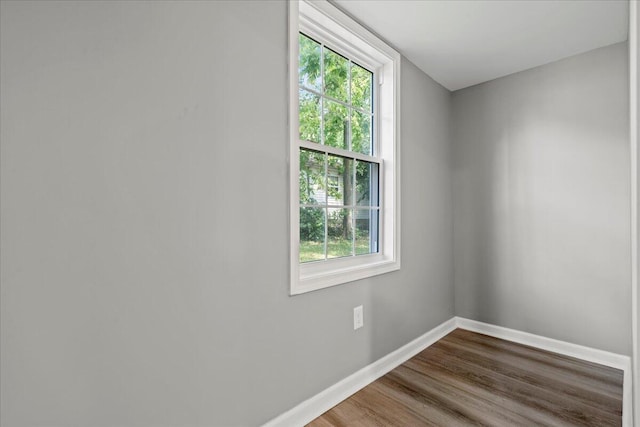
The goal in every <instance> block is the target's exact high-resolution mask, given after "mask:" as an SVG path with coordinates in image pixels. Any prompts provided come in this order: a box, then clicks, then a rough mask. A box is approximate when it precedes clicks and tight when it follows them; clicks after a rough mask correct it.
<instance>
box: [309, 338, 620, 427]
mask: <svg viewBox="0 0 640 427" xmlns="http://www.w3.org/2000/svg"><path fill="white" fill-rule="evenodd" d="M463 425H489V426H537V425H545V426H571V425H579V426H585V425H586V426H620V425H622V371H620V370H618V369H613V368H609V367H606V366H602V365H597V364H595V363H590V362H585V361H582V360H578V359H574V358H571V357H566V356H562V355H559V354H555V353H550V352H547V351H543V350H538V349H535V348H532V347H528V346H524V345H520V344H515V343H512V342H509V341H504V340H500V339H497V338H492V337H489V336H486V335H481V334H477V333H474V332H469V331H465V330H462V329H456V330H455V331H453V332H452V333H450V334H449V335H447V336H446V337H444V338H442V339H441V340H440V341H438V342H437V343H435V344H434V345H432V346H431V347H429V348H427V349H426V350H424V351H423V352H421V353H420V354H418V355H417V356H415V357H414V358H412V359H410V360H408V361H407V362H406V363H404V364H402V365H400V366H399V367H398V368H396V369H394V370H393V371H391V372H389V373H388V374H387V375H385V376H383V377H381V378H379V379H378V380H377V381H375V382H373V383H372V384H369V385H368V386H367V387H365V388H364V389H362V390H360V391H359V392H357V393H356V394H354V395H352V396H351V397H349V398H348V399H346V400H345V401H343V402H342V403H340V404H338V405H336V406H335V407H333V408H332V409H331V410H329V411H327V412H325V413H324V414H323V415H322V416H320V417H318V418H316V419H315V420H314V421H312V422H311V423H310V424H309V426H312V427H324V426H349V427H353V426H367V427H369V426H463Z"/></svg>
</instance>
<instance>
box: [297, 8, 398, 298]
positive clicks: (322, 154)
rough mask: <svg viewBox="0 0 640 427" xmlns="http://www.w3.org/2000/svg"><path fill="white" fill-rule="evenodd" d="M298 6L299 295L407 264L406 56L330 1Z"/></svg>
mask: <svg viewBox="0 0 640 427" xmlns="http://www.w3.org/2000/svg"><path fill="white" fill-rule="evenodd" d="M290 7H291V8H292V12H293V13H292V14H291V16H292V21H291V28H290V31H291V32H290V42H291V45H292V46H293V47H294V48H292V56H291V67H290V70H291V74H292V76H291V78H292V82H291V91H292V98H291V99H292V107H293V108H292V109H291V123H292V128H291V138H292V142H291V144H292V149H291V159H290V160H291V175H292V176H291V178H292V182H291V190H292V200H291V202H292V206H291V208H292V211H291V221H292V224H291V230H292V236H291V242H292V258H291V262H292V293H300V292H307V291H309V290H314V289H319V288H322V287H326V286H331V285H334V284H339V283H344V282H347V281H351V280H356V279H358V278H363V277H368V276H371V275H375V274H381V273H384V272H387V271H391V270H394V269H398V268H399V250H398V244H397V237H398V233H397V230H398V225H397V222H398V221H397V220H398V219H399V216H398V214H397V209H396V206H397V200H398V193H399V192H397V191H396V188H397V179H396V178H397V158H396V154H395V153H396V151H397V149H396V131H395V126H396V102H397V98H396V95H397V90H396V78H397V75H398V74H399V55H398V54H397V53H396V52H395V51H393V50H392V49H391V48H389V47H388V46H386V45H385V44H384V43H383V42H381V41H380V40H379V39H377V38H375V36H373V35H372V34H371V33H368V32H367V31H366V30H364V29H363V28H362V27H360V26H359V25H358V24H356V23H355V22H354V21H352V20H351V18H348V17H347V16H346V15H344V14H342V13H341V12H339V11H337V9H335V8H334V7H333V6H332V5H330V4H328V3H327V2H323V1H316V2H306V1H303V0H300V1H299V2H291V3H290ZM298 8H299V9H298ZM296 9H298V11H297V12H296ZM294 31H295V32H294ZM385 79H387V82H386V84H383V82H384V80H385ZM294 97H295V98H294ZM294 180H295V181H294Z"/></svg>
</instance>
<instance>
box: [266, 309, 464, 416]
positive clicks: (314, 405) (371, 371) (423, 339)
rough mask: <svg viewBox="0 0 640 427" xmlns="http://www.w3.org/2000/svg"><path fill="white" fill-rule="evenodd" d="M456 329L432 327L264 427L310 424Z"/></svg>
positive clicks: (447, 324) (449, 325)
mask: <svg viewBox="0 0 640 427" xmlns="http://www.w3.org/2000/svg"><path fill="white" fill-rule="evenodd" d="M455 328H456V321H455V318H451V319H449V320H447V321H446V322H444V323H442V324H440V325H438V326H436V327H435V328H433V329H432V330H430V331H429V332H427V333H426V334H424V335H422V336H420V337H418V338H416V339H415V340H413V341H411V342H410V343H408V344H406V345H404V346H402V347H400V348H399V349H397V350H395V351H394V352H392V353H389V354H388V355H386V356H384V357H383V358H381V359H379V360H377V361H375V362H373V363H372V364H370V365H368V366H365V367H364V368H362V369H360V370H359V371H358V372H356V373H354V374H352V375H350V376H348V377H347V378H345V379H343V380H342V381H340V382H338V383H336V384H334V385H332V386H331V387H329V388H327V389H326V390H324V391H321V392H320V393H318V394H316V395H315V396H313V397H311V398H309V399H307V400H305V401H304V402H302V403H300V404H299V405H298V406H296V407H294V408H293V409H291V410H289V411H287V412H285V413H284V414H282V415H280V416H278V417H276V418H274V419H272V420H271V421H269V422H268V423H266V424H265V425H264V427H276V426H285V427H291V426H303V425H305V424H308V423H309V422H311V421H313V420H314V419H316V418H317V417H319V416H320V415H322V414H323V413H325V412H326V411H328V410H329V409H331V408H333V407H334V406H335V405H337V404H338V403H340V402H342V401H343V400H344V399H346V398H347V397H349V396H351V395H352V394H354V393H355V392H357V391H358V390H360V389H362V388H364V387H365V386H367V385H369V384H371V383H372V382H374V381H375V380H377V379H378V378H380V377H381V376H383V375H384V374H386V373H387V372H389V371H391V370H393V369H395V368H396V367H398V366H400V365H402V364H403V363H404V362H406V361H407V360H409V359H411V358H412V357H413V356H415V355H416V354H418V353H420V352H421V351H422V350H424V349H425V348H427V347H429V346H430V345H432V344H433V343H435V342H436V341H438V340H439V339H441V338H443V337H444V336H445V335H447V334H448V333H449V332H451V331H453V330H454V329H455Z"/></svg>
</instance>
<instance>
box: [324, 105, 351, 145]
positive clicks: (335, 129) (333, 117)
mask: <svg viewBox="0 0 640 427" xmlns="http://www.w3.org/2000/svg"><path fill="white" fill-rule="evenodd" d="M348 120H349V118H348V112H347V107H345V106H344V105H342V104H338V103H337V102H332V101H328V100H325V102H324V143H325V145H328V146H330V147H337V148H343V149H345V150H348V149H349V147H348V145H347V144H348V142H347V141H348V140H349V139H348V137H347V131H348V129H349V122H348Z"/></svg>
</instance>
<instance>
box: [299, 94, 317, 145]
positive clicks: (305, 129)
mask: <svg viewBox="0 0 640 427" xmlns="http://www.w3.org/2000/svg"><path fill="white" fill-rule="evenodd" d="M299 102H300V105H299V120H300V139H301V140H303V141H311V142H320V140H321V139H320V112H321V109H320V97H319V96H317V95H314V94H313V93H311V92H309V91H306V90H304V89H300V91H299Z"/></svg>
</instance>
